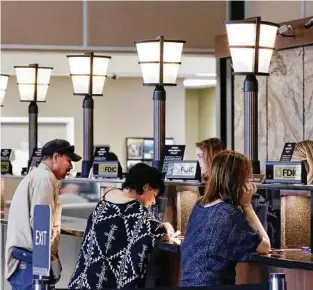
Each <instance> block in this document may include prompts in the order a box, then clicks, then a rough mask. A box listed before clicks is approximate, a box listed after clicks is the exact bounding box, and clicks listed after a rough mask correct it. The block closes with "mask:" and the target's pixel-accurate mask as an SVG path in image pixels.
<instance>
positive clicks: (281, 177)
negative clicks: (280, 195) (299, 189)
mask: <svg viewBox="0 0 313 290" xmlns="http://www.w3.org/2000/svg"><path fill="white" fill-rule="evenodd" d="M306 178H307V174H306V170H305V167H304V164H303V162H301V161H292V162H279V161H268V162H266V183H289V184H306V181H307V180H306Z"/></svg>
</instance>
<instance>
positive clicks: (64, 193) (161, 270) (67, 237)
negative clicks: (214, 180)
mask: <svg viewBox="0 0 313 290" xmlns="http://www.w3.org/2000/svg"><path fill="white" fill-rule="evenodd" d="M266 166H267V170H266V174H265V176H254V178H255V180H254V181H256V182H260V184H258V191H257V194H256V195H255V196H254V197H253V207H254V208H255V211H256V213H257V215H258V216H259V218H260V220H261V222H262V224H263V225H264V227H265V229H266V230H267V232H268V234H269V237H270V239H271V244H272V248H274V249H277V251H274V252H273V253H272V254H271V255H267V256H259V255H254V257H253V259H252V261H251V262H249V263H242V264H238V266H237V277H236V282H237V283H238V284H242V283H266V282H267V280H268V275H269V273H272V272H285V273H286V277H287V282H288V288H289V287H290V289H296V290H302V289H310V288H307V286H308V285H309V284H308V283H310V285H313V259H312V255H311V252H303V250H302V249H307V248H311V247H312V245H313V231H312V226H313V221H312V212H313V211H312V209H313V204H312V192H313V186H309V185H304V184H301V183H303V180H304V179H305V178H306V176H305V173H304V172H305V170H304V167H303V164H302V163H292V162H288V163H284V162H268V163H267V164H266ZM191 167H192V168H194V170H193V171H192V170H191V169H190V168H191ZM182 168H183V169H182ZM188 168H189V169H188ZM99 169H100V170H99ZM198 169H199V168H197V167H194V166H193V163H192V162H189V161H185V162H181V163H180V164H176V165H175V164H173V165H170V168H168V170H167V172H168V174H167V178H168V179H169V180H166V181H165V185H166V186H165V191H164V194H163V195H162V196H160V197H159V198H158V200H157V204H156V205H155V206H154V208H153V209H152V211H153V213H154V214H155V216H156V217H157V218H158V219H159V220H161V221H164V222H170V223H171V224H172V225H173V227H174V228H175V230H176V231H178V230H179V231H181V236H180V237H179V239H177V240H175V241H170V242H165V243H160V244H159V245H158V246H157V249H156V251H155V252H154V253H153V254H152V255H151V259H150V261H149V267H148V275H147V281H146V283H147V285H146V286H147V287H155V286H157V287H162V286H164V287H174V286H178V283H179V275H180V266H179V265H180V254H179V253H180V250H179V249H180V247H179V245H180V243H181V241H183V236H184V234H185V232H186V228H187V224H188V219H189V216H190V213H191V211H192V208H193V206H194V205H195V203H196V201H197V200H198V198H199V197H200V196H201V195H203V194H204V191H205V187H204V185H203V184H201V183H200V182H199V181H197V180H196V179H197V178H196V175H198ZM104 171H105V166H104V165H101V166H100V168H99V167H98V172H97V174H96V177H97V178H95V177H94V178H90V179H82V178H66V179H64V180H63V181H61V186H60V201H61V204H62V235H61V243H60V257H61V261H62V266H63V272H62V278H61V280H60V281H59V282H58V284H57V285H56V287H61V288H63V287H67V283H68V281H69V279H70V276H71V274H72V271H73V269H74V267H75V265H76V261H77V257H78V252H79V247H80V244H81V241H82V236H83V233H84V230H85V227H86V222H87V218H88V217H89V215H90V213H91V212H92V210H93V209H94V208H95V206H96V204H97V202H98V200H99V199H101V197H102V196H103V194H104V193H105V192H106V191H107V190H108V189H109V188H121V186H122V182H123V179H120V178H106V179H104V178H100V177H99V172H100V174H101V172H104ZM95 173H96V172H95ZM186 176H189V179H191V178H190V176H193V177H194V180H183V179H184V177H186ZM21 178H22V177H16V176H11V175H4V176H2V197H3V203H2V204H3V208H2V219H1V227H2V232H3V235H2V241H1V242H2V249H4V244H5V241H6V227H7V225H6V224H7V213H8V210H9V207H10V200H11V199H12V196H13V193H14V191H15V188H16V187H17V186H18V184H19V182H20V181H21ZM264 181H265V182H266V184H264V183H263V184H262V183H261V182H264ZM191 254H192V253H191ZM2 257H4V255H3V253H2ZM2 263H4V259H2ZM2 269H3V267H2ZM2 277H3V273H2ZM3 283H4V284H3V285H2V287H1V289H10V288H9V285H8V284H7V282H6V281H4V279H3Z"/></svg>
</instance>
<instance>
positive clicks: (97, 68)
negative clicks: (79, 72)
mask: <svg viewBox="0 0 313 290" xmlns="http://www.w3.org/2000/svg"><path fill="white" fill-rule="evenodd" d="M109 61H110V59H109V58H105V57H96V56H94V58H93V72H92V73H93V75H106V74H107V70H108V66H109Z"/></svg>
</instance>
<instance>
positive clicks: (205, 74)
mask: <svg viewBox="0 0 313 290" xmlns="http://www.w3.org/2000/svg"><path fill="white" fill-rule="evenodd" d="M196 76H197V77H216V73H199V74H196Z"/></svg>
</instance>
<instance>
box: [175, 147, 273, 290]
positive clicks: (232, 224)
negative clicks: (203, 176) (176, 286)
mask: <svg viewBox="0 0 313 290" xmlns="http://www.w3.org/2000/svg"><path fill="white" fill-rule="evenodd" d="M251 174H252V169H251V164H250V161H249V160H248V159H247V158H246V157H245V156H244V155H242V154H240V153H237V152H233V151H223V152H221V153H219V154H218V155H216V156H215V158H214V159H213V163H212V168H211V173H210V176H209V180H208V181H207V185H206V190H205V194H204V196H203V197H201V198H200V199H199V200H198V202H197V204H196V205H195V207H194V208H193V211H192V213H191V216H190V218H189V222H188V227H187V233H186V235H185V239H184V241H183V243H182V246H181V268H182V276H181V286H182V287H212V286H218V285H230V284H234V283H235V276H236V272H235V267H236V264H237V263H239V262H243V261H246V260H248V259H249V258H250V256H251V254H252V253H253V252H258V253H260V254H267V253H268V252H269V250H270V247H271V246H270V241H269V237H268V235H267V233H266V231H265V230H264V228H263V226H262V224H261V222H260V220H259V219H258V217H257V215H256V214H255V212H254V210H253V207H252V205H251V198H252V196H253V194H255V192H256V185H255V184H253V183H249V178H250V176H251Z"/></svg>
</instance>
